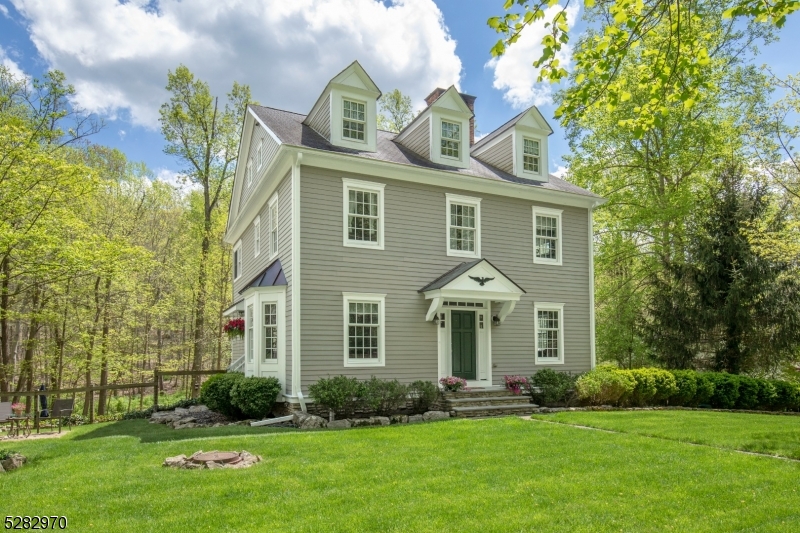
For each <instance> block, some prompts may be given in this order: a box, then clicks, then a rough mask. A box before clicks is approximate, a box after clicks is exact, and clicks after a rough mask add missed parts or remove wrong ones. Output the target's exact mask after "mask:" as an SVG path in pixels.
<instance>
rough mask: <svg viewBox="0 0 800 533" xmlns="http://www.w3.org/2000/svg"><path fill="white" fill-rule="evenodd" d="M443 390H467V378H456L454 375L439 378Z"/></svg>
mask: <svg viewBox="0 0 800 533" xmlns="http://www.w3.org/2000/svg"><path fill="white" fill-rule="evenodd" d="M439 383H440V384H441V385H442V387H443V388H444V390H446V391H448V392H458V391H460V390H467V380H466V379H461V378H457V377H455V376H447V377H446V378H442V379H440V380H439Z"/></svg>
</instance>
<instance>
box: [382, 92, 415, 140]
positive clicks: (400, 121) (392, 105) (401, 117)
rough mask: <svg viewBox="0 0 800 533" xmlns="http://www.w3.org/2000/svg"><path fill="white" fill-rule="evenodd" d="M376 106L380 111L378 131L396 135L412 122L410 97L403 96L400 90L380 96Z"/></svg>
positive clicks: (412, 113) (412, 112)
mask: <svg viewBox="0 0 800 533" xmlns="http://www.w3.org/2000/svg"><path fill="white" fill-rule="evenodd" d="M378 105H379V106H380V109H381V113H379V114H378V129H382V130H386V131H393V132H395V133H398V132H399V131H401V130H402V129H403V128H405V127H406V126H408V124H409V123H410V122H411V121H412V120H414V108H413V107H412V106H411V97H409V96H405V95H404V94H403V93H401V92H400V89H395V90H393V91H391V92H388V93H386V94H384V95H382V96H381V98H380V100H378ZM384 113H385V114H384Z"/></svg>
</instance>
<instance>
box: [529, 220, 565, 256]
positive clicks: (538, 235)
mask: <svg viewBox="0 0 800 533" xmlns="http://www.w3.org/2000/svg"><path fill="white" fill-rule="evenodd" d="M561 213H562V211H561V210H560V209H546V208H543V207H534V208H533V262H534V263H541V264H549V265H560V264H561V241H562V237H561Z"/></svg>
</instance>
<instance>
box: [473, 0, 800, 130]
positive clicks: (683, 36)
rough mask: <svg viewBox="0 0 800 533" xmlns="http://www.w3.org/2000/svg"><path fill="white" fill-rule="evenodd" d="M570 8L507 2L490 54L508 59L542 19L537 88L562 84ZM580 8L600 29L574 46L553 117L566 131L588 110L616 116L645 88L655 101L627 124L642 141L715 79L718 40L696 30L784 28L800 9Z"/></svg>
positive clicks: (733, 2)
mask: <svg viewBox="0 0 800 533" xmlns="http://www.w3.org/2000/svg"><path fill="white" fill-rule="evenodd" d="M571 1H572V0H567V1H566V3H565V4H564V5H563V6H562V5H559V4H558V1H557V0H505V1H504V8H505V10H506V11H510V10H516V11H512V12H509V13H506V14H505V15H503V16H495V17H491V18H489V20H488V25H489V26H490V27H491V28H493V29H494V30H496V31H497V32H498V33H500V34H501V35H502V36H503V37H502V38H501V39H500V40H499V41H497V43H496V44H495V46H494V47H493V48H492V55H493V56H500V55H502V54H503V53H505V51H506V49H507V48H508V47H509V46H513V44H514V43H515V42H516V41H517V40H518V39H519V37H520V34H521V32H522V31H523V30H524V29H525V28H526V27H528V26H530V25H532V24H534V23H539V21H543V20H544V21H545V27H546V28H548V30H549V31H548V33H547V34H546V35H545V36H544V37H543V38H542V41H541V44H542V53H541V55H540V56H539V57H538V58H534V59H535V60H534V61H533V64H534V66H536V67H538V68H540V71H539V81H543V80H547V81H550V82H552V83H558V82H560V81H562V80H565V79H566V78H567V77H568V76H569V73H568V72H567V70H566V65H562V64H560V59H559V52H561V51H562V49H563V47H564V46H566V45H567V44H568V43H569V40H570V28H569V26H568V24H567V11H566V10H567V8H568V7H569V6H570V2H571ZM515 6H516V7H515ZM583 6H584V9H585V12H586V14H587V18H588V20H589V21H590V22H596V23H597V28H595V31H591V32H589V33H588V34H587V35H586V36H585V37H582V38H581V39H579V41H578V44H577V46H576V47H575V52H574V54H573V60H574V62H575V69H574V72H575V77H574V78H573V80H572V81H573V84H572V85H571V86H570V87H569V88H568V89H567V90H566V92H565V95H564V97H563V98H562V100H561V102H560V105H559V107H558V109H557V110H556V117H558V118H561V120H562V122H563V123H564V124H569V123H571V122H573V121H575V120H578V119H579V118H580V117H581V116H582V115H583V114H584V113H585V112H586V111H588V110H590V109H598V110H599V109H603V110H608V111H612V110H614V109H616V108H617V107H618V106H620V105H621V104H624V103H625V102H627V101H628V100H629V99H630V97H631V94H632V93H633V92H634V89H636V88H647V89H648V91H649V93H650V99H649V100H648V101H646V102H643V103H642V104H641V105H640V106H639V108H640V111H639V112H638V113H637V114H631V116H630V117H629V118H628V119H627V122H626V123H627V125H628V127H630V128H631V129H632V130H633V131H635V132H636V136H637V137H641V136H642V135H643V134H644V132H645V131H648V130H649V129H651V128H653V127H656V126H657V125H658V124H659V121H660V120H661V117H664V116H665V115H666V113H668V112H670V110H671V108H672V107H673V105H674V104H676V103H678V104H681V106H683V107H684V108H685V109H692V108H693V107H694V106H695V105H696V104H697V103H698V102H699V101H701V100H702V99H703V97H704V96H706V94H707V91H708V89H710V88H712V87H713V86H714V84H715V80H714V79H713V78H711V77H709V76H708V75H707V71H708V67H709V66H710V65H711V62H712V61H713V60H712V56H713V55H714V51H715V48H714V41H715V40H716V36H715V35H714V34H713V33H706V32H699V31H697V29H698V27H699V26H703V25H705V24H707V23H708V22H709V20H710V18H715V17H716V18H719V17H724V18H725V19H726V20H727V21H728V22H729V23H730V24H733V22H734V21H735V19H738V18H742V19H744V21H745V22H747V23H749V24H750V25H751V26H752V25H753V24H758V25H761V26H770V27H777V28H781V27H782V26H783V25H784V23H785V21H786V17H787V16H788V15H789V14H791V13H793V12H795V11H797V10H798V9H800V1H799V0H776V1H774V2H760V1H758V0H723V1H717V2H706V1H698V0H689V1H686V0H684V1H678V2H672V1H669V0H643V1H639V2H633V1H631V0H600V1H599V2H596V3H595V0H584V1H583ZM519 10H521V12H519ZM641 49H647V50H648V53H647V54H646V55H644V56H640V59H641V61H640V62H639V65H640V66H641V68H640V69H639V70H638V71H637V73H636V76H633V77H631V76H622V75H621V72H622V69H621V67H622V66H623V65H624V64H625V63H626V62H627V61H629V59H630V56H631V55H634V54H639V53H640V50H641Z"/></svg>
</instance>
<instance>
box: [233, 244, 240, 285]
mask: <svg viewBox="0 0 800 533" xmlns="http://www.w3.org/2000/svg"><path fill="white" fill-rule="evenodd" d="M241 275H242V241H239V242H237V243H236V244H235V245H234V247H233V280H234V281H236V280H237V279H239V277H240V276H241Z"/></svg>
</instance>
